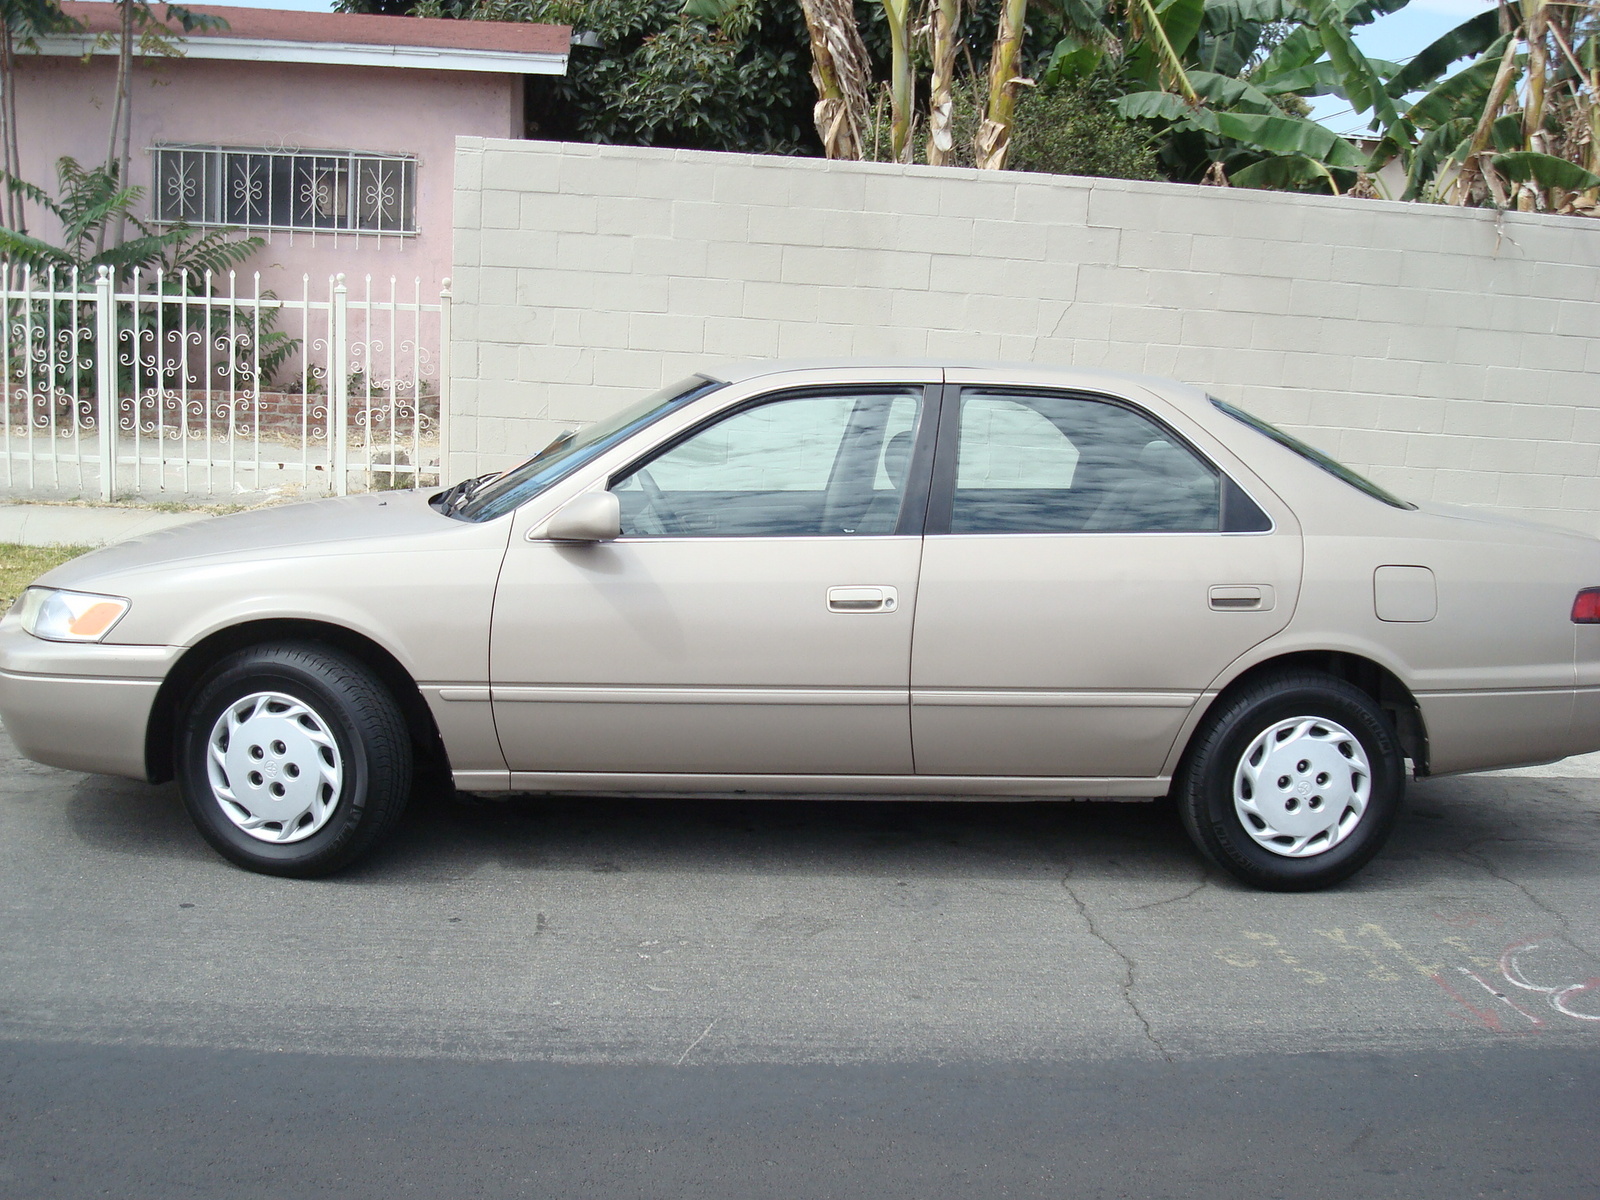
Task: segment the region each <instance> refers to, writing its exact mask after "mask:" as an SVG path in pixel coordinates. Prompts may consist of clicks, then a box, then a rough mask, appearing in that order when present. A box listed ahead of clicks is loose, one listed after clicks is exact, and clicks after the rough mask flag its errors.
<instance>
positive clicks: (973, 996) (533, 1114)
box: [0, 735, 1600, 1200]
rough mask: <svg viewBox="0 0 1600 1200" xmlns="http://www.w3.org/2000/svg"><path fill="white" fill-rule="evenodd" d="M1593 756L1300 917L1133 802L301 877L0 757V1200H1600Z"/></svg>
mask: <svg viewBox="0 0 1600 1200" xmlns="http://www.w3.org/2000/svg"><path fill="white" fill-rule="evenodd" d="M1597 850H1600V759H1587V760H1573V761H1569V762H1567V763H1564V764H1557V765H1555V766H1552V767H1547V768H1538V769H1534V770H1529V771H1522V772H1508V773H1504V774H1499V775H1493V776H1478V777H1468V778H1462V779H1453V780H1437V781H1426V782H1423V783H1421V784H1416V785H1414V786H1413V788H1412V791H1411V796H1410V803H1409V806H1408V809H1407V812H1406V815H1405V817H1404V818H1403V821H1402V825H1401V828H1400V830H1399V833H1398V834H1397V836H1396V838H1395V839H1394V841H1393V843H1392V844H1391V846H1390V848H1389V849H1388V851H1387V852H1386V853H1385V854H1384V855H1383V856H1382V857H1381V858H1380V859H1379V860H1378V861H1377V862H1375V863H1374V864H1373V865H1372V866H1370V867H1369V868H1368V869H1367V870H1366V871H1365V872H1364V873H1363V874H1362V875H1360V876H1359V877H1358V878H1357V879H1356V880H1353V881H1351V882H1350V883H1348V884H1346V885H1345V886H1343V887H1341V888H1339V889H1336V890H1334V891H1331V892H1325V893H1321V894H1318V895H1311V896H1279V895H1266V894H1261V893H1255V892H1248V891H1245V890H1243V889H1242V888H1239V887H1237V886H1236V885H1234V884H1233V883H1232V882H1231V881H1229V880H1226V879H1223V878H1221V877H1218V876H1217V875H1215V874H1214V873H1208V872H1207V871H1205V870H1204V869H1202V867H1201V865H1200V863H1199V861H1198V859H1197V858H1196V857H1195V855H1194V853H1193V852H1192V851H1191V850H1190V848H1189V847H1188V844H1187V842H1186V841H1185V839H1184V838H1183V836H1182V834H1181V831H1180V830H1179V829H1178V828H1177V826H1176V822H1175V820H1174V819H1173V818H1172V816H1171V814H1170V813H1169V812H1167V811H1165V810H1164V809H1163V807H1162V806H1160V805H1149V804H1110V803H1102V804H1085V803H1058V804H1032V803H1030V804H1017V805H1012V804H959V805H938V804H923V803H909V804H908V803H901V804H896V803H856V804H850V803H826V804H819V803H807V802H783V803H776V802H694V801H687V802H670V803H664V802H663V803H652V802H621V801H598V802H597V801H583V800H570V799H559V800H540V799H531V798H525V799H516V800H512V801H509V802H499V803H483V804H471V803H463V804H452V805H432V806H428V807H425V808H419V809H417V810H415V811H414V812H413V813H412V814H410V815H409V816H408V818H407V822H406V825H405V827H404V829H403V831H402V834H401V836H400V837H399V838H398V839H397V840H396V841H395V843H393V844H392V845H391V847H390V848H389V849H387V850H386V851H385V852H384V853H383V854H381V855H380V856H379V857H378V858H377V859H376V860H374V861H372V862H370V863H369V864H366V865H364V866H362V867H360V868H359V869H357V870H354V871H351V872H349V873H347V874H345V875H343V876H341V877H339V878H337V879H333V880H327V881H321V882H316V883H303V882H290V881H282V880H273V879H267V878H264V877H259V876H252V875H249V874H246V873H244V872H241V871H239V870H237V869H235V868H233V867H231V866H228V865H227V864H225V863H223V862H222V861H221V860H219V859H217V858H216V857H214V856H213V855H212V853H211V852H210V850H209V849H208V848H207V847H206V846H205V845H204V844H203V843H202V842H201V841H200V840H199V838H198V836H197V835H195V834H194V833H193V831H192V830H191V829H190V827H189V825H188V821H187V818H186V817H185V815H184V813H183V811H182V808H181V806H180V804H179V802H178V800H177V797H176V794H175V792H174V791H173V790H172V788H170V787H161V788H149V787H145V786H143V785H139V784H133V783H126V782H121V781H116V780H108V779H104V778H99V777H92V776H82V775H75V774H71V773H68V772H62V771H55V770H51V769H48V768H44V767H39V766H36V765H33V764H30V763H27V762H24V761H22V760H20V759H18V758H17V757H16V755H15V753H14V752H13V751H12V749H11V747H10V744H9V742H7V741H5V740H4V738H3V735H0V913H3V914H4V925H3V938H0V1196H6V1197H10V1196H17V1197H41V1196H63V1197H69V1196H74V1197H75V1196H97V1195H109V1196H119V1197H134V1196H152V1197H156V1196H159V1197H189V1196H194V1197H221V1196H226V1197H255V1196H262V1197H267V1196H302V1195H304V1196H311V1195H319V1196H320V1195H338V1196H389V1195H394V1194H404V1195H413V1194H414V1195H426V1196H540V1197H545V1196H594V1197H613V1196H615V1197H634V1196H638V1197H668V1196H695V1197H729V1198H730V1200H732V1198H739V1197H767V1196H771V1197H785V1198H800V1197H812V1196H817V1197H822V1196H838V1197H855V1196H874V1197H900V1196H904V1197H908V1198H909V1197H942V1196H970V1195H984V1196H1019V1197H1020V1196H1026V1197H1033V1196H1038V1197H1046V1196H1048V1197H1073V1198H1077V1197H1099V1196H1106V1197H1111V1196H1117V1197H1123V1196H1127V1197H1167V1196H1171V1197H1185V1198H1194V1197H1210V1196H1216V1197H1232V1196H1252V1197H1253V1196H1262V1197H1267V1196H1283V1197H1321V1196H1340V1197H1361V1196H1384V1197H1388V1196H1395V1197H1424V1196H1427V1197H1431V1196H1440V1197H1446V1196H1448V1197H1451V1200H1458V1198H1460V1197H1470V1196H1518V1197H1544V1196H1548V1197H1561V1198H1563V1200H1567V1198H1572V1197H1590V1196H1600V1135H1597V1131H1600V854H1597Z"/></svg>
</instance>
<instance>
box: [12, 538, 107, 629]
mask: <svg viewBox="0 0 1600 1200" xmlns="http://www.w3.org/2000/svg"><path fill="white" fill-rule="evenodd" d="M91 549H92V547H89V546H18V545H16V544H14V543H12V542H0V612H4V611H5V610H6V609H8V608H10V607H11V602H12V601H13V600H15V599H16V598H17V597H18V596H20V595H21V594H22V589H23V588H25V587H27V586H28V585H29V584H30V583H32V582H33V581H34V580H35V579H37V578H39V576H41V575H43V574H44V573H45V572H46V571H48V570H50V569H51V568H53V567H59V566H60V565H61V564H62V563H64V562H67V561H68V560H70V559H74V558H77V557H78V555H80V554H87V553H89V551H90V550H91Z"/></svg>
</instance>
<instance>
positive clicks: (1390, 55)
mask: <svg viewBox="0 0 1600 1200" xmlns="http://www.w3.org/2000/svg"><path fill="white" fill-rule="evenodd" d="M206 2H207V3H210V4H246V5H249V6H250V7H254V8H293V9H298V10H300V11H302V12H330V11H332V9H333V4H332V3H331V0H206ZM1491 7H1493V4H1492V3H1490V2H1488V0H1411V3H1410V4H1408V5H1406V7H1405V8H1403V9H1401V10H1400V11H1399V12H1397V13H1393V14H1391V15H1390V16H1387V17H1380V18H1379V19H1378V20H1376V21H1374V22H1373V23H1372V24H1371V25H1368V26H1366V27H1365V28H1364V29H1361V30H1359V31H1357V33H1356V44H1357V45H1359V46H1360V47H1361V51H1362V53H1364V54H1366V55H1367V56H1368V57H1369V58H1383V59H1388V60H1389V61H1391V62H1405V61H1407V60H1408V59H1410V58H1411V57H1412V56H1413V55H1414V54H1416V53H1417V51H1419V50H1421V49H1422V48H1423V47H1424V46H1426V45H1428V43H1430V42H1432V41H1433V40H1434V39H1435V38H1437V37H1438V36H1439V35H1440V34H1443V33H1445V32H1447V31H1448V30H1450V29H1453V28H1454V27H1455V26H1457V25H1459V24H1460V23H1461V22H1462V21H1465V20H1466V19H1467V18H1468V17H1470V16H1473V15H1474V14H1476V13H1480V12H1482V11H1483V10H1484V9H1486V8H1491ZM1311 109H1312V115H1313V116H1315V117H1316V118H1317V120H1319V121H1322V122H1323V123H1324V124H1326V125H1327V126H1328V127H1329V128H1331V129H1333V130H1335V131H1336V132H1338V133H1354V132H1356V131H1357V130H1358V129H1359V128H1360V125H1361V123H1360V122H1359V121H1357V120H1356V118H1355V116H1354V114H1352V113H1351V112H1350V106H1349V105H1348V104H1346V103H1345V102H1344V101H1343V100H1340V99H1338V98H1336V97H1331V96H1318V97H1316V98H1314V99H1313V100H1312V102H1311Z"/></svg>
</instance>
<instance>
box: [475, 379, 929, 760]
mask: <svg viewBox="0 0 1600 1200" xmlns="http://www.w3.org/2000/svg"><path fill="white" fill-rule="evenodd" d="M923 402H924V397H923V389H922V387H921V386H920V385H919V386H909V387H884V388H854V389H851V388H832V389H820V390H810V391H805V392H798V393H787V394H784V395H780V396H776V397H769V398H764V399H762V400H760V401H757V402H754V403H751V404H746V405H742V406H740V407H739V408H738V409H737V410H735V411H733V412H731V413H725V414H721V415H719V416H718V417H716V418H714V419H713V420H711V421H710V422H708V423H707V424H704V425H702V426H700V427H698V428H696V429H695V430H693V431H691V432H690V433H689V434H688V435H687V436H685V437H683V438H680V439H678V440H677V441H676V442H675V443H674V444H672V445H670V446H668V447H666V448H665V449H663V450H660V451H657V452H654V453H652V455H651V456H649V457H648V458H646V459H645V460H643V461H640V462H636V463H634V464H633V465H632V466H631V467H629V468H627V469H625V470H623V471H622V472H620V473H619V474H618V475H617V476H615V477H613V478H612V479H611V480H610V481H609V484H610V487H611V489H612V490H613V491H614V492H615V493H616V495H617V496H618V498H619V499H620V501H621V504H622V528H623V535H622V537H620V538H619V539H617V540H616V541H614V542H609V543H603V544H598V545H581V546H565V545H560V544H556V543H551V542H537V541H534V542H529V541H523V542H517V541H513V543H512V545H511V548H510V551H509V552H508V554H507V556H506V563H505V567H504V568H503V570H502V574H501V579H500V585H499V589H498V592H497V594H496V598H495V614H494V632H493V636H492V648H491V674H492V678H493V697H494V713H495V724H496V727H497V729H498V730H499V734H500V741H501V745H502V746H503V748H504V750H505V754H506V759H507V762H508V764H509V765H510V767H511V768H512V770H513V771H520V772H570V773H583V774H608V773H620V774H634V775H638V774H648V775H652V776H654V775H660V774H663V773H665V774H685V775H696V774H739V775H749V774H759V775H803V774H836V775H863V774H865V775H871V774H909V773H910V772H911V770H912V762H911V735H910V720H909V714H908V703H909V693H908V686H907V684H908V676H909V671H910V657H911V620H912V614H913V612H914V610H915V606H916V596H917V572H918V567H919V562H920V555H921V537H920V536H919V534H920V530H916V531H914V532H913V531H911V530H913V529H914V527H915V525H916V524H917V523H920V520H921V511H920V504H919V505H917V506H916V507H917V509H918V511H916V512H915V513H914V514H911V513H909V512H908V513H907V514H905V515H903V514H902V508H903V507H906V506H905V505H904V504H903V501H904V500H905V498H906V496H907V495H908V488H907V487H906V478H907V469H908V464H909V462H910V461H911V459H912V451H913V447H914V444H915V443H916V441H917V431H918V429H919V426H920V425H921V421H920V416H921V413H922V410H923V406H924V403H923ZM927 452H928V448H927V447H924V448H923V450H922V453H923V454H924V455H926V453H927ZM924 496H925V491H924ZM902 530H907V531H908V532H901V531H902Z"/></svg>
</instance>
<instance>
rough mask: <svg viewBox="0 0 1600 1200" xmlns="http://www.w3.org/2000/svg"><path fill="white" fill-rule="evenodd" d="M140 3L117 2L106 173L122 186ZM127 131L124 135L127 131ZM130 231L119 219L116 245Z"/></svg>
mask: <svg viewBox="0 0 1600 1200" xmlns="http://www.w3.org/2000/svg"><path fill="white" fill-rule="evenodd" d="M136 2H137V0H116V3H117V7H118V8H119V9H120V10H121V11H120V13H119V14H118V15H119V16H120V18H121V27H120V30H119V33H118V43H117V95H116V100H115V101H114V102H113V103H112V106H111V136H110V138H109V139H108V140H107V144H106V173H107V174H110V175H113V176H114V177H115V178H116V181H117V183H118V184H119V185H120V184H122V183H124V182H125V176H126V167H125V166H124V164H123V161H122V160H123V158H124V157H125V156H126V155H127V153H128V149H129V138H130V136H131V134H132V125H133V114H132V112H131V111H130V110H131V109H132V107H133V96H132V91H131V89H132V78H131V77H132V75H133V6H134V4H135V3H136ZM125 130H126V131H127V132H124V131H125ZM125 228H126V221H125V218H124V217H122V216H118V217H117V223H116V231H115V234H114V240H113V242H112V244H113V245H121V244H122V235H123V231H124V229H125ZM106 233H107V226H106V225H101V226H100V231H99V233H98V234H96V235H95V251H96V252H97V253H98V252H99V251H101V250H104V249H105V248H106Z"/></svg>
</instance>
